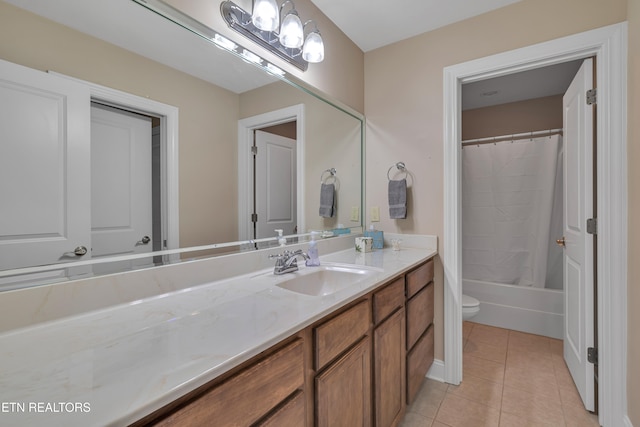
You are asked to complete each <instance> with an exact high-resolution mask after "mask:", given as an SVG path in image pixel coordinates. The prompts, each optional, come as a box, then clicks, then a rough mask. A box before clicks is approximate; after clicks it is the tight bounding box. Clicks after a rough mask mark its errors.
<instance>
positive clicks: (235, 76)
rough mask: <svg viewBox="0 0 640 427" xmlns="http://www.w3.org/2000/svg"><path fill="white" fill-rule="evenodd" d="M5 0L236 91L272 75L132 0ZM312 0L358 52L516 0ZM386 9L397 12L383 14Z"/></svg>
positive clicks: (526, 93) (469, 98) (530, 77)
mask: <svg viewBox="0 0 640 427" xmlns="http://www.w3.org/2000/svg"><path fill="white" fill-rule="evenodd" d="M5 1H6V2H8V3H11V4H14V5H15V6H18V7H22V8H24V9H27V10H30V11H32V12H34V13H36V14H38V15H41V16H44V17H46V18H49V19H51V20H53V21H56V22H59V23H61V24H63V25H67V26H69V27H71V28H74V29H76V30H78V31H81V32H84V33H87V34H90V35H92V36H94V37H97V38H99V39H102V40H105V41H108V42H110V43H113V44H115V45H116V46H120V47H123V48H125V49H128V50H130V51H133V52H135V53H138V54H140V55H142V56H145V57H147V58H150V59H152V60H155V61H157V62H160V63H162V64H165V65H168V66H170V67H173V68H176V69H178V70H180V71H183V72H186V73H188V74H191V75H193V76H196V77H198V78H200V79H203V80H205V81H209V82H211V83H214V84H216V85H218V86H221V87H224V88H226V89H228V90H231V91H233V92H235V93H243V92H246V91H248V90H251V89H254V88H257V87H260V86H262V85H265V84H268V83H271V82H273V81H275V79H274V77H272V76H269V75H267V74H266V73H264V72H263V71H262V70H261V69H259V68H258V67H250V66H247V65H246V64H245V63H244V62H243V61H242V60H240V59H238V58H237V57H235V56H233V55H230V54H229V53H228V52H226V51H223V50H220V49H214V48H212V45H211V43H210V42H208V41H206V40H204V39H203V38H201V37H198V36H196V35H194V34H193V33H191V32H189V31H185V30H184V29H183V28H181V27H179V26H177V25H175V24H174V23H172V22H170V21H168V20H167V19H164V18H162V17H160V16H158V15H157V14H155V13H153V12H150V11H149V10H147V9H145V8H144V7H141V6H140V5H138V4H136V3H135V2H133V1H131V0H109V1H100V0H90V1H89V0H56V1H55V2H53V1H51V0H5ZM311 1H312V2H313V3H314V4H316V5H317V6H318V7H319V8H320V9H321V10H322V11H323V13H325V14H326V15H327V16H328V17H329V18H331V19H332V20H333V21H334V22H335V23H336V25H338V26H339V27H340V29H341V30H342V31H343V32H344V33H345V34H347V36H349V37H350V38H351V39H352V40H353V41H354V42H355V43H356V44H358V45H359V46H360V47H361V49H362V50H363V51H369V50H371V49H375V48H377V47H380V46H385V45H388V44H390V43H394V42H396V41H399V40H403V39H405V38H407V37H412V36H414V35H417V34H421V33H424V32H426V31H430V30H433V29H435V28H438V27H442V26H444V25H448V24H450V23H453V22H456V21H460V20H463V19H467V18H469V17H472V16H474V15H478V14H481V13H485V12H488V11H490V10H493V9H496V8H499V7H503V6H506V5H509V4H512V3H515V2H517V1H519V0H482V1H478V0H394V1H393V3H392V4H393V11H390V10H389V9H390V4H391V3H390V2H384V3H383V2H382V0H348V1H345V0H311ZM394 11H395V12H394ZM434 11H436V12H435V13H434ZM392 12H393V13H392ZM392 14H394V15H397V16H398V18H397V19H391V20H390V19H387V18H388V17H389V16H390V15H392ZM382 29H384V30H382ZM150 35H152V36H150ZM248 45H250V42H247V46H248ZM221 64H224V65H223V66H221ZM578 65H579V64H568V65H564V64H563V65H557V66H552V67H549V68H545V69H540V70H532V71H527V72H523V73H518V74H514V75H510V76H505V77H501V78H497V79H490V80H484V81H480V82H474V83H470V84H466V85H464V87H463V109H471V108H479V107H482V106H489V105H497V104H501V103H507V102H514V101H519V100H523V99H531V98H537V97H542V96H549V95H555V94H559V93H563V92H564V90H566V88H567V87H568V85H569V82H570V81H571V79H572V78H573V76H574V75H575V72H576V70H577V66H578Z"/></svg>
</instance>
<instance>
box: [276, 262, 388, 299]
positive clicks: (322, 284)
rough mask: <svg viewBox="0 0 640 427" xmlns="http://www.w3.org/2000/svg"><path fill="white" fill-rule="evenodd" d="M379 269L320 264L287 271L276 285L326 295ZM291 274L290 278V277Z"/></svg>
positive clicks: (309, 293) (308, 293)
mask: <svg viewBox="0 0 640 427" xmlns="http://www.w3.org/2000/svg"><path fill="white" fill-rule="evenodd" d="M376 271H377V270H375V269H368V268H359V267H357V266H353V267H352V266H337V265H320V266H319V267H306V268H304V269H301V270H299V271H296V272H294V273H286V274H284V275H283V276H286V277H287V279H286V280H284V281H282V282H280V283H278V284H277V285H276V286H278V287H280V288H282V289H286V290H289V291H292V292H297V293H299V294H305V295H312V296H325V295H330V294H333V293H335V292H339V291H341V290H344V289H346V288H348V287H350V286H353V285H354V284H356V283H359V282H362V281H363V280H366V279H367V278H368V277H370V276H371V275H373V274H375V273H376ZM289 276H290V278H289Z"/></svg>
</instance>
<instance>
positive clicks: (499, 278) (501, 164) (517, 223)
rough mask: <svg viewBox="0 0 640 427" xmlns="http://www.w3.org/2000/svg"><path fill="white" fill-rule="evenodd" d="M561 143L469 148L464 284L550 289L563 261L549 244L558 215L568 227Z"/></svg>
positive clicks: (557, 139)
mask: <svg viewBox="0 0 640 427" xmlns="http://www.w3.org/2000/svg"><path fill="white" fill-rule="evenodd" d="M561 143H562V140H561V136H560V135H551V136H544V137H538V138H533V139H526V140H519V141H513V142H512V141H503V142H497V143H491V144H483V145H477V146H476V145H467V146H465V147H464V149H463V150H462V277H463V278H465V279H473V280H481V281H486V282H494V283H504V284H511V285H520V286H533V287H539V288H544V287H545V283H546V281H547V264H549V265H552V264H554V263H555V262H556V258H555V257H556V256H557V254H556V253H553V252H552V251H550V249H553V248H552V247H551V246H550V244H549V241H550V239H552V238H554V240H555V237H553V236H552V235H551V232H552V230H551V225H552V223H553V224H554V225H555V226H554V230H553V231H554V233H555V232H557V229H556V228H557V224H558V218H555V219H553V220H552V212H553V213H554V215H556V216H557V215H560V217H559V221H560V225H562V216H561V215H562V204H561V203H562V195H561V194H560V195H558V194H557V192H558V191H562V185H556V182H557V179H561V177H562V173H561V169H560V174H559V176H558V170H559V169H558V168H559V167H561V164H560V165H559V164H558V157H559V154H560V153H561ZM559 184H561V183H559ZM554 193H556V194H554ZM554 200H555V202H556V203H555V204H556V206H555V209H554ZM558 202H559V203H560V206H559V207H558V206H557V204H558ZM550 255H553V257H551V259H550V258H549V256H550ZM560 256H562V252H560ZM552 287H555V286H552Z"/></svg>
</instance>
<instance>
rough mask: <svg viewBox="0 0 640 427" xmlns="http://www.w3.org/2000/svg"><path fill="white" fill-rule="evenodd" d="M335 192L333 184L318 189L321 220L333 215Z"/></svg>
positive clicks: (323, 185)
mask: <svg viewBox="0 0 640 427" xmlns="http://www.w3.org/2000/svg"><path fill="white" fill-rule="evenodd" d="M335 190H336V187H335V185H334V184H322V185H321V187H320V216H321V217H323V218H331V217H333V216H334V215H335V209H334V206H335Z"/></svg>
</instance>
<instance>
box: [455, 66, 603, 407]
mask: <svg viewBox="0 0 640 427" xmlns="http://www.w3.org/2000/svg"><path fill="white" fill-rule="evenodd" d="M594 66H595V59H594V58H587V59H584V60H576V61H571V62H566V63H561V64H556V65H553V66H548V67H542V68H538V69H534V70H530V71H527V72H520V73H514V74H510V75H508V76H504V77H499V78H493V79H488V80H483V81H478V82H474V83H470V84H468V85H463V102H462V107H463V113H462V129H463V131H462V138H463V141H462V153H461V157H462V170H461V176H462V188H461V194H462V209H463V211H462V242H461V244H462V258H461V262H462V292H463V294H464V295H468V296H471V297H474V298H477V299H479V300H480V302H481V308H480V313H479V314H478V315H477V316H476V317H475V318H474V319H473V320H472V321H474V322H476V323H481V324H486V325H491V326H497V327H502V328H507V329H512V330H516V331H521V332H526V333H531V334H536V335H542V336H547V337H550V338H556V339H561V340H564V358H565V360H566V363H567V365H568V367H569V371H570V372H571V373H572V376H573V379H574V382H575V384H576V385H577V388H578V390H579V393H580V395H581V397H582V399H583V403H584V406H585V407H586V409H588V410H590V411H596V412H597V390H596V385H595V383H596V381H597V374H595V372H597V371H595V370H596V369H597V362H596V361H595V360H589V357H588V349H589V348H593V349H597V342H596V340H595V339H596V337H595V334H594V331H595V326H594V325H595V310H594V296H595V292H594V290H595V285H596V283H595V281H594V266H595V264H596V262H595V258H594V253H595V252H594V248H595V237H594V235H592V234H589V233H587V232H586V230H585V228H586V221H583V219H582V216H585V217H587V218H592V217H593V216H594V215H593V206H594V201H595V200H596V199H595V194H594V189H595V182H594V181H593V172H594V171H593V170H592V165H593V153H594V147H595V145H594V144H595V141H594V138H593V119H594V114H595V103H594V102H587V100H586V95H587V93H589V91H590V90H591V89H592V88H593V87H594V86H593V85H594V84H595V82H594V80H593V69H594ZM540 95H542V96H540ZM495 97H498V98H501V99H498V100H495V101H494V100H493V98H495ZM505 99H506V100H509V101H510V102H509V103H507V104H502V103H501V102H500V101H501V100H505ZM469 107H480V108H469ZM508 132H512V133H511V135H508ZM488 135H493V137H487V136H488ZM478 136H479V137H480V138H477V139H472V138H473V137H478ZM470 137H471V138H470ZM563 226H564V228H563ZM562 236H564V237H562ZM565 241H566V245H565ZM563 272H564V273H563Z"/></svg>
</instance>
